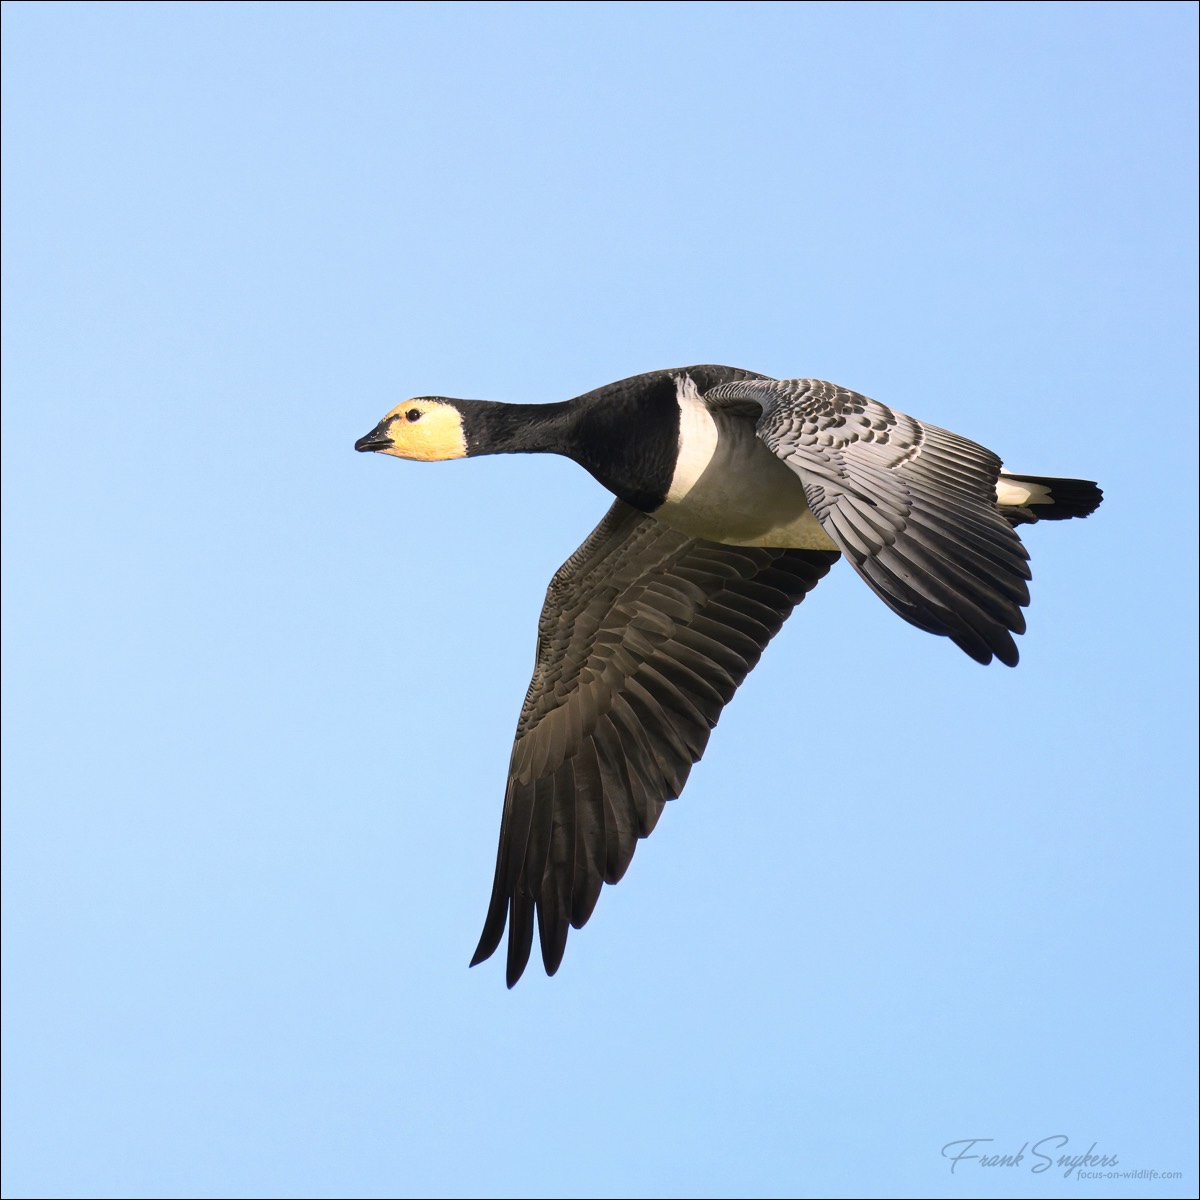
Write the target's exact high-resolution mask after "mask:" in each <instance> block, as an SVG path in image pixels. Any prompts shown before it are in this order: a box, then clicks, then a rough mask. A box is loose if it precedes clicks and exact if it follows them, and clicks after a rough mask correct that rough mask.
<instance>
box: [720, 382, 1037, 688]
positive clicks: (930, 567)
mask: <svg viewBox="0 0 1200 1200" xmlns="http://www.w3.org/2000/svg"><path fill="white" fill-rule="evenodd" d="M705 399H706V400H707V401H709V402H711V403H714V404H718V405H728V404H745V403H746V402H747V401H756V402H757V403H758V404H759V406H760V408H761V416H760V417H759V420H758V425H757V428H758V435H759V437H760V438H761V439H762V441H763V442H765V443H766V445H767V446H768V447H769V448H770V449H771V450H772V451H774V453H775V454H776V455H778V456H779V458H781V459H782V460H783V461H784V462H785V463H787V465H788V466H789V467H791V469H792V470H793V471H795V472H796V474H797V475H798V476H799V477H800V480H801V482H802V483H803V485H804V491H805V495H806V496H807V498H808V503H809V507H810V508H811V509H812V511H813V515H814V516H815V517H816V518H817V520H818V521H819V522H820V523H821V526H822V528H823V529H824V530H825V532H826V533H827V534H828V535H829V537H830V538H831V539H832V540H833V542H834V543H835V544H836V545H837V546H838V547H839V548H840V549H841V550H842V551H843V552H844V553H845V554H846V557H847V558H848V559H849V561H850V563H851V564H852V565H853V567H854V569H855V570H856V571H857V572H858V573H859V575H860V576H862V578H863V579H864V580H866V582H867V583H868V584H869V585H870V587H871V588H872V590H874V592H875V593H876V595H878V596H879V597H880V599H882V600H883V601H884V603H885V604H887V605H888V606H889V607H890V608H891V609H892V610H893V611H894V612H896V613H897V614H899V615H900V616H901V617H903V618H904V619H905V620H906V621H908V622H909V623H910V624H912V625H915V626H917V628H918V629H924V630H926V631H928V632H930V633H936V634H941V635H943V636H946V637H949V638H950V639H951V640H952V641H953V642H954V643H955V644H956V645H958V646H959V647H960V648H961V649H963V650H964V651H966V653H967V654H969V655H970V656H971V657H972V658H974V659H975V660H976V661H977V662H981V663H988V662H990V661H991V660H992V658H993V656H994V657H996V658H998V659H999V660H1000V661H1001V662H1003V663H1006V664H1007V665H1008V666H1014V665H1015V664H1016V662H1017V647H1016V643H1015V642H1014V641H1013V639H1012V634H1014V633H1023V632H1024V630H1025V615H1024V613H1023V612H1022V611H1021V609H1022V608H1023V607H1024V606H1025V605H1027V604H1028V603H1029V588H1028V586H1027V580H1028V579H1029V577H1030V572H1029V566H1028V558H1029V555H1028V554H1027V553H1026V550H1025V547H1024V546H1023V545H1022V544H1021V541H1020V539H1019V538H1018V537H1017V535H1016V533H1015V532H1014V531H1013V529H1012V526H1011V525H1010V523H1009V522H1008V521H1006V520H1005V519H1004V517H1003V516H1001V514H1000V512H999V511H998V509H997V506H996V481H997V479H998V477H999V474H1000V465H1001V464H1000V459H999V458H997V457H996V455H994V454H993V453H992V452H991V451H990V450H987V449H985V448H984V447H983V446H980V445H978V444H977V443H975V442H972V441H969V440H968V439H966V438H963V437H959V436H958V435H957V434H954V433H950V432H949V431H947V430H945V429H940V428H938V427H937V426H935V425H926V424H924V423H923V422H921V421H917V420H915V419H914V418H912V417H909V416H906V415H905V414H904V413H900V412H895V411H893V410H892V409H890V408H888V407H886V406H885V405H883V404H880V403H879V402H878V401H875V400H871V399H869V398H868V397H866V396H861V395H859V394H858V393H857V392H851V391H848V390H847V389H845V388H840V387H837V386H835V385H834V384H831V383H826V382H824V381H823V380H819V379H783V380H744V381H740V382H735V383H729V384H723V385H721V386H719V387H716V388H713V389H711V390H710V391H708V392H706V393H705Z"/></svg>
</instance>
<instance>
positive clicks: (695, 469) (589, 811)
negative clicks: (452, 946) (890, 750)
mask: <svg viewBox="0 0 1200 1200" xmlns="http://www.w3.org/2000/svg"><path fill="white" fill-rule="evenodd" d="M354 447H355V449H356V450H362V451H376V452H378V453H381V454H392V455H395V456H396V457H398V458H409V459H417V460H420V461H424V462H431V461H438V460H442V459H450V458H469V457H473V456H475V455H480V454H520V453H540V454H561V455H565V456H566V457H567V458H570V459H572V460H574V461H575V462H577V463H578V464H579V465H580V466H581V467H583V468H584V469H585V470H586V471H588V472H589V473H590V474H591V475H592V476H594V477H595V478H596V479H597V480H598V481H599V482H600V483H601V484H603V485H604V487H606V488H607V489H608V490H609V491H610V492H612V493H613V495H614V496H615V497H616V500H615V502H614V503H613V505H612V507H611V508H610V509H609V510H608V512H607V514H606V515H605V516H604V518H603V519H602V520H601V522H600V524H599V525H597V526H596V528H595V529H594V530H593V531H592V533H591V534H590V535H589V536H588V538H587V539H586V540H585V541H584V543H583V545H582V546H580V547H579V549H578V550H576V551H575V553H574V554H572V555H571V557H570V558H568V559H567V561H566V562H565V563H564V564H563V565H562V567H561V568H560V569H559V571H558V572H557V574H556V575H555V576H554V578H553V579H552V580H551V581H550V587H549V589H548V590H547V592H546V600H545V603H544V605H543V606H542V613H541V617H540V619H539V621H538V641H537V658H536V663H535V666H534V672H533V679H532V681H531V682H530V685H529V691H528V693H527V695H526V697H525V703H524V705H523V706H522V708H521V715H520V718H519V720H518V722H517V732H516V741H515V743H514V745H513V751H512V759H511V761H510V764H509V771H508V786H507V789H506V792H505V796H504V814H503V817H502V819H501V823H500V848H499V853H498V855H497V858H496V874H495V880H494V882H493V885H492V895H491V902H490V904H489V907H488V913H487V918H486V921H485V923H484V928H483V935H482V937H481V938H480V940H479V946H478V948H477V949H476V951H475V955H474V957H473V959H472V960H471V965H472V966H474V965H475V964H476V963H479V962H482V961H483V960H484V959H486V958H488V957H490V956H491V955H492V954H493V953H494V952H495V950H496V949H497V947H498V946H499V945H500V942H501V939H502V938H503V936H504V929H505V924H506V923H507V925H508V930H509V937H508V963H507V981H508V986H509V987H512V986H513V985H514V984H515V983H516V982H517V980H518V979H519V978H520V977H521V974H522V972H523V971H524V969H525V966H526V964H527V962H528V960H529V955H530V951H531V949H532V947H533V934H534V917H535V914H536V917H537V926H538V933H539V936H540V941H541V951H542V960H543V962H544V964H545V968H546V972H547V973H548V974H550V975H553V974H554V973H555V971H557V970H558V967H559V964H560V963H561V962H562V957H563V951H564V950H565V948H566V943H567V929H568V926H569V925H573V926H574V927H575V928H576V929H579V928H581V927H582V926H583V924H584V923H585V922H586V921H587V919H588V918H589V917H590V916H591V915H592V910H593V909H594V908H595V905H596V901H597V899H598V898H599V895H600V890H601V887H602V885H603V884H606V883H609V884H612V883H616V882H617V881H618V880H619V879H620V878H621V876H622V875H623V874H624V873H625V870H626V868H627V867H628V866H629V862H630V859H631V858H632V857H633V851H634V848H635V846H636V845H637V841H638V839H639V838H644V837H646V836H647V835H648V834H649V833H650V832H651V830H653V828H654V825H655V823H656V822H657V820H658V817H659V814H660V813H661V812H662V809H663V805H664V804H665V802H666V801H667V800H668V799H671V798H673V797H676V796H678V795H679V793H680V791H681V790H682V788H683V785H684V782H685V781H686V779H687V776H688V772H689V771H690V770H691V767H692V764H693V763H695V762H697V761H699V759H700V756H701V754H703V752H704V748H705V745H706V744H707V742H708V737H709V733H710V731H711V730H712V727H713V726H714V725H715V724H716V723H717V718H718V717H719V716H720V714H721V710H722V708H723V707H724V706H725V705H726V704H728V703H729V701H730V700H731V699H732V697H733V694H734V692H735V691H736V690H737V688H738V685H739V684H740V683H741V682H742V680H743V679H745V677H746V675H747V673H748V672H749V671H750V670H751V669H752V668H753V667H754V664H755V663H757V662H758V659H759V656H760V655H761V654H762V652H763V650H764V649H765V647H766V645H767V643H768V642H769V641H770V640H771V638H772V637H773V636H774V635H775V634H776V633H777V632H778V631H779V628H780V626H781V625H782V624H783V622H784V621H785V620H786V619H787V617H788V615H789V614H790V613H791V611H792V609H793V608H795V606H796V605H797V604H799V603H800V602H801V601H802V600H803V599H804V597H805V596H806V595H807V594H808V592H809V591H810V590H811V589H812V588H813V587H814V586H815V585H816V584H817V582H818V581H819V580H820V579H821V578H822V576H824V575H825V573H826V572H827V571H828V570H829V568H830V567H831V566H832V565H833V564H834V563H835V562H836V561H837V559H838V558H839V557H840V556H842V555H844V556H845V557H846V558H847V559H848V560H849V562H850V565H851V566H852V567H853V568H854V570H855V571H857V572H858V574H859V575H860V576H861V577H862V579H863V580H864V581H865V582H866V584H867V586H868V587H870V588H871V590H872V591H873V592H874V593H875V594H876V595H877V596H878V597H879V598H880V599H881V600H882V601H883V602H884V603H885V604H886V605H887V606H888V607H889V608H890V609H892V611H893V612H895V613H897V614H898V615H899V616H901V617H903V618H904V619H905V620H906V621H908V622H909V623H910V624H912V625H915V626H916V627H917V628H918V629H923V630H926V631H927V632H929V633H934V634H939V635H941V636H943V637H948V638H949V639H950V640H951V641H952V642H954V644H955V645H957V646H958V647H959V648H960V649H962V650H964V651H965V652H966V653H967V654H968V655H970V656H971V658H973V659H975V661H976V662H980V663H988V662H990V661H991V660H992V659H993V658H996V659H999V661H1000V662H1002V663H1005V664H1006V665H1008V666H1010V667H1011V666H1015V665H1016V662H1017V647H1016V644H1015V643H1014V642H1013V637H1012V635H1013V634H1014V633H1022V632H1024V630H1025V617H1024V614H1023V613H1022V611H1021V610H1022V608H1024V607H1025V606H1026V605H1027V604H1028V603H1029V589H1028V586H1027V581H1028V580H1029V578H1030V572H1029V566H1028V558H1029V555H1028V554H1027V553H1026V551H1025V547H1024V546H1023V545H1022V544H1021V540H1020V538H1019V537H1018V536H1017V533H1016V529H1015V527H1016V526H1018V525H1022V524H1026V523H1030V522H1035V521H1038V520H1064V519H1066V518H1068V517H1086V516H1087V515H1088V514H1089V513H1091V512H1093V511H1094V510H1095V509H1096V507H1097V506H1098V505H1099V503H1100V500H1101V497H1102V493H1101V491H1100V489H1099V488H1098V487H1097V486H1096V485H1095V484H1094V483H1091V482H1088V481H1085V480H1079V479H1054V478H1047V477H1043V476H1035V475H1014V474H1011V473H1010V472H1007V471H1002V470H1001V463H1000V459H999V458H998V457H997V456H996V455H995V454H993V453H992V452H991V451H990V450H987V449H985V448H984V447H983V446H980V445H978V444H977V443H975V442H972V441H968V440H967V439H966V438H964V437H960V436H959V435H958V434H954V433H950V432H948V431H947V430H945V429H939V428H938V427H937V426H934V425H927V424H925V423H924V422H921V421H917V420H914V419H913V418H912V417H909V416H905V415H904V413H900V412H896V411H894V410H893V409H890V408H888V407H886V406H885V405H883V404H880V403H878V402H877V401H875V400H871V399H868V398H867V397H866V396H860V395H859V394H858V393H857V392H851V391H847V390H846V389H845V388H841V387H837V386H836V385H835V384H832V383H826V382H823V381H822V380H819V379H771V378H769V377H767V376H764V375H758V374H756V373H754V372H752V371H742V370H738V369H736V368H734V367H723V366H713V365H707V366H693V367H680V368H677V369H675V370H666V371H651V372H649V373H647V374H644V375H635V376H633V377H632V378H629V379H622V380H620V381H619V382H617V383H610V384H608V385H607V386H605V387H601V388H597V389H596V390H595V391H591V392H587V393H586V394H585V395H582V396H578V397H576V398H575V399H574V400H567V401H564V402H562V403H558V404H504V403H498V402H495V401H488V400H453V399H449V398H447V397H444V396H418V397H416V398H415V399H412V400H406V401H404V403H403V404H399V405H397V406H396V407H395V408H394V409H392V410H391V412H389V413H388V414H387V415H386V416H385V417H384V418H383V420H382V421H380V422H379V424H378V425H376V426H375V428H374V429H372V430H371V432H370V433H368V434H367V435H366V436H365V437H362V438H359V440H358V441H357V442H355V444H354Z"/></svg>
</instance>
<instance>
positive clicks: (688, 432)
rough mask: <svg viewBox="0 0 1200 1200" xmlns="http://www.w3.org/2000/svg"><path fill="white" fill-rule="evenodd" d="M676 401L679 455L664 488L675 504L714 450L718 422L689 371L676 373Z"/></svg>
mask: <svg viewBox="0 0 1200 1200" xmlns="http://www.w3.org/2000/svg"><path fill="white" fill-rule="evenodd" d="M675 401H676V403H677V404H678V405H679V456H678V458H676V460H675V473H674V474H673V475H672V476H671V487H670V489H669V490H668V491H667V503H668V504H672V503H674V504H678V503H679V501H680V500H682V499H683V498H684V496H686V495H687V494H688V492H690V491H691V490H692V488H694V487H695V486H696V481H697V480H698V479H699V478H700V476H701V475H703V474H704V471H705V468H706V467H707V466H708V464H709V463H710V462H712V458H713V455H714V454H715V453H716V452H717V423H716V421H714V420H713V418H712V413H710V412H709V411H708V405H707V404H705V403H704V398H703V397H702V396H701V395H700V391H699V389H698V388H697V387H696V381H695V380H694V379H693V378H692V377H691V376H690V375H677V376H676V377H675Z"/></svg>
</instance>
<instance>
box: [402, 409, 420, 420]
mask: <svg viewBox="0 0 1200 1200" xmlns="http://www.w3.org/2000/svg"><path fill="white" fill-rule="evenodd" d="M404 419H405V420H406V421H419V420H420V419H421V410H420V409H419V408H410V409H409V410H408V412H406V413H405V414H404Z"/></svg>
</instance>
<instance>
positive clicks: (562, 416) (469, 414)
mask: <svg viewBox="0 0 1200 1200" xmlns="http://www.w3.org/2000/svg"><path fill="white" fill-rule="evenodd" d="M451 403H452V404H453V405H454V407H455V408H457V409H458V410H459V412H461V413H462V414H463V432H464V433H465V434H466V438H467V455H468V456H469V457H470V456H474V455H477V454H566V455H570V453H571V452H570V449H569V446H570V442H571V435H572V432H573V431H574V428H575V425H576V416H575V413H574V411H573V406H572V404H571V402H570V401H569V400H568V401H565V402H564V403H562V404H500V403H498V402H497V401H494V400H453V401H451Z"/></svg>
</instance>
